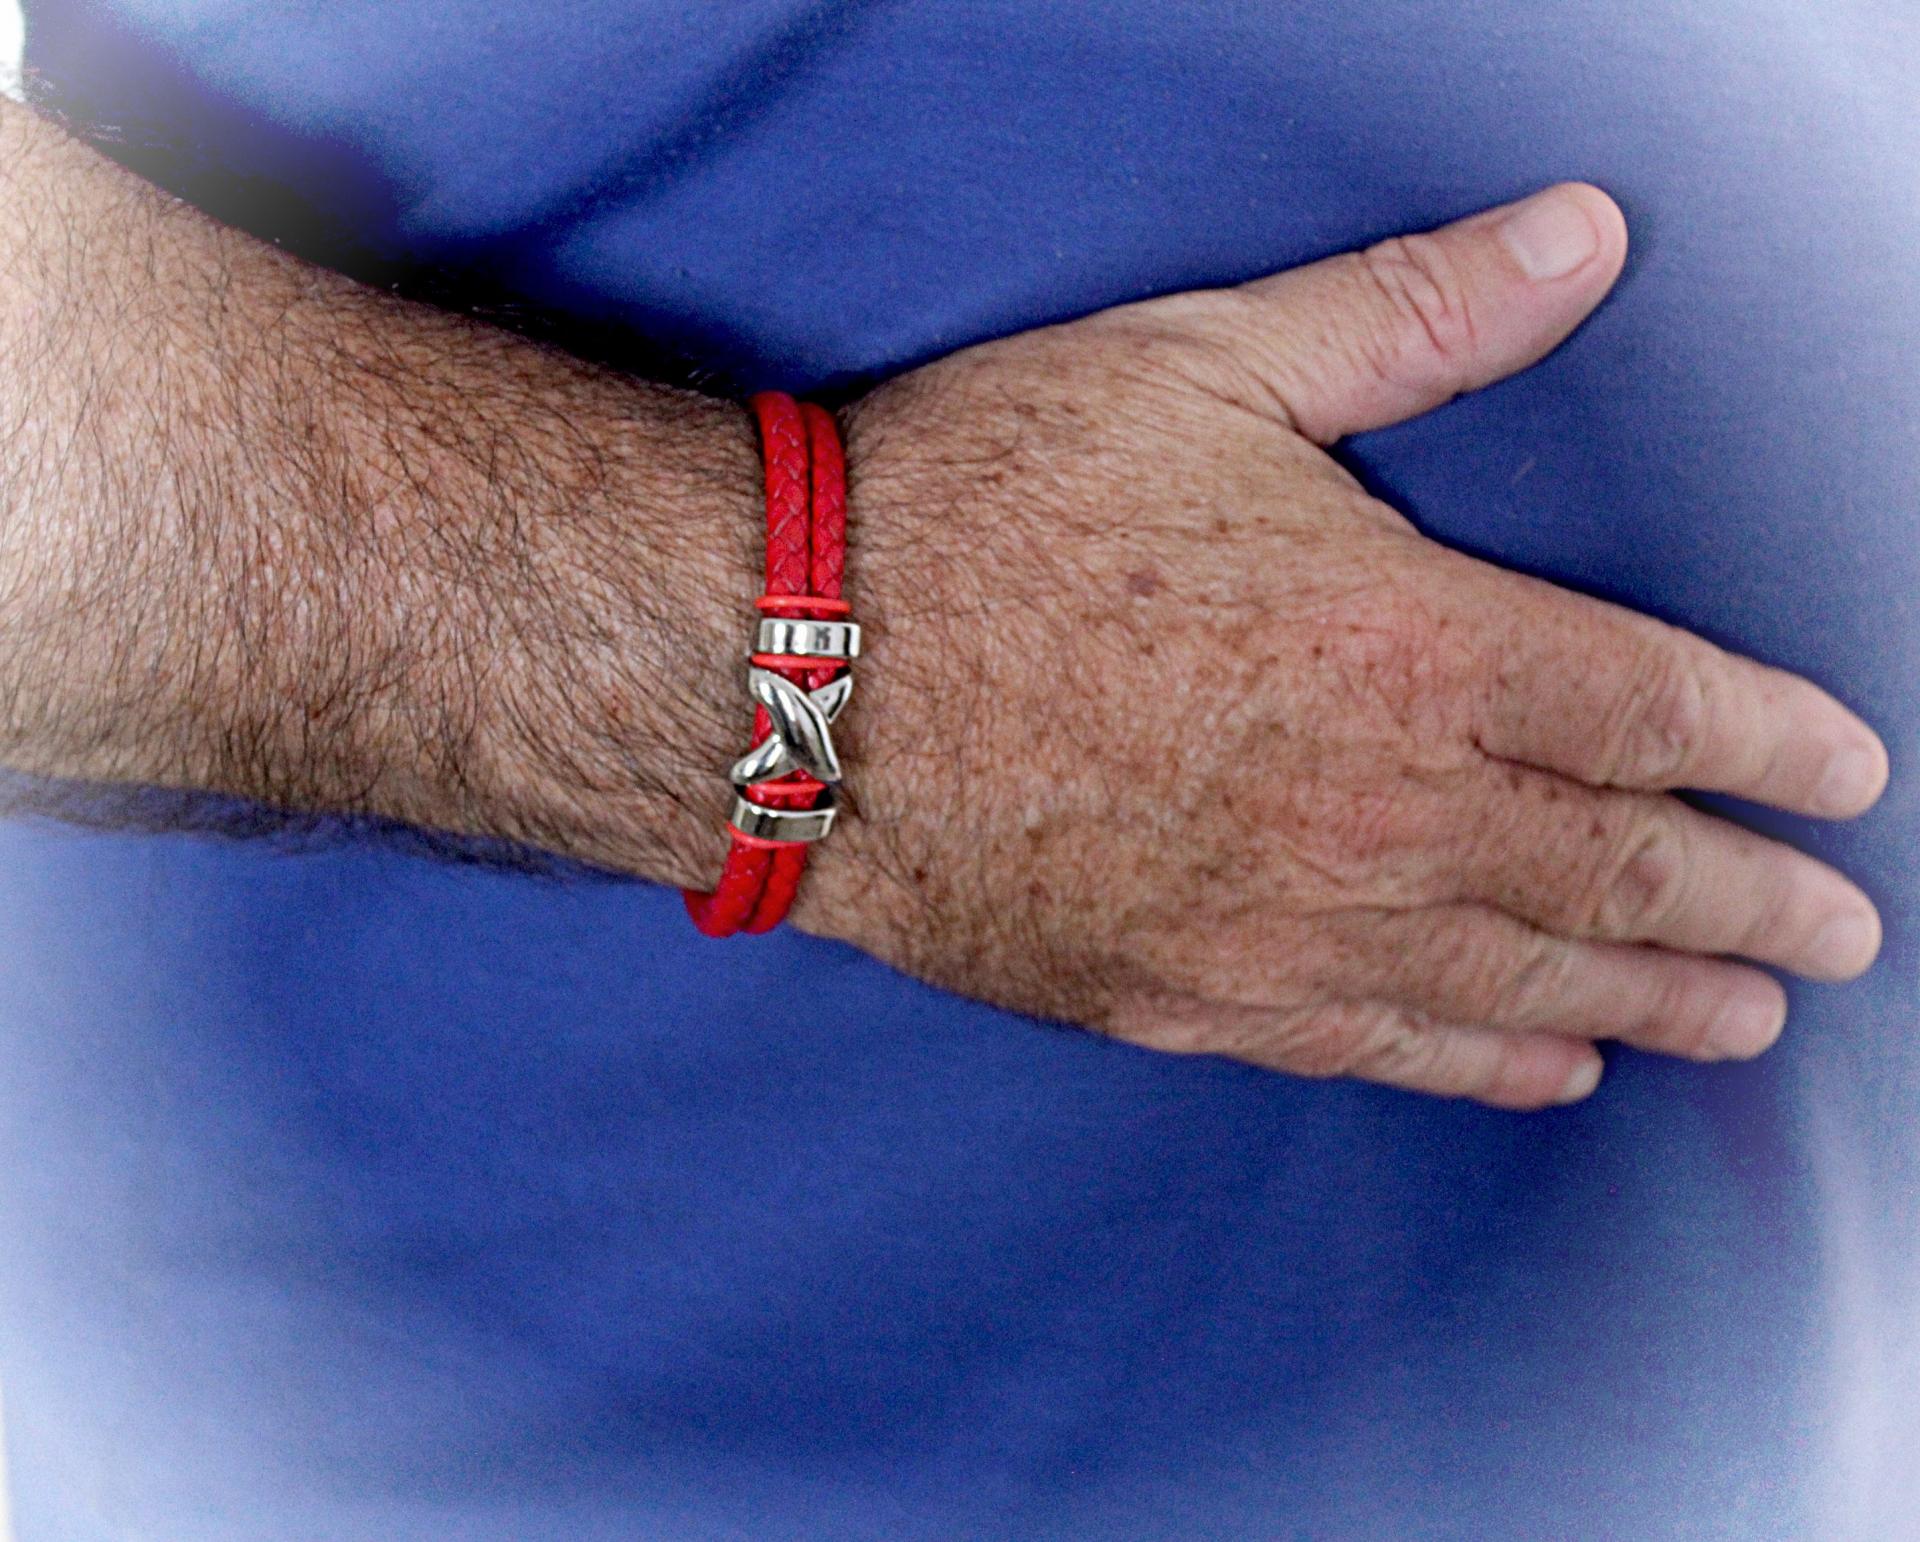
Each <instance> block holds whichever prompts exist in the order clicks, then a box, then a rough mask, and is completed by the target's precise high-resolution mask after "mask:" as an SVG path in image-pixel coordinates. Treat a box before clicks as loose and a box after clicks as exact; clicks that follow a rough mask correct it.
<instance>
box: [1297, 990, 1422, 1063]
mask: <svg viewBox="0 0 1920 1542" xmlns="http://www.w3.org/2000/svg"><path fill="white" fill-rule="evenodd" d="M1415 1037H1417V1035H1416V1032H1415V1030H1414V1028H1413V1025H1412V1024H1411V1023H1409V1022H1408V1021H1407V1020H1406V1018H1405V1017H1404V1016H1402V1015H1401V1014H1400V1013H1398V1012H1396V1011H1394V1010H1393V1009H1391V1008H1389V1007H1379V1006H1371V1005H1365V1004H1361V1003H1356V1002H1338V1003H1331V1004H1328V1005H1325V1006H1318V1007H1311V1008H1307V1009H1304V1010H1302V1011H1300V1012H1297V1013H1295V1014H1293V1015H1292V1016H1290V1017H1289V1018H1287V1019H1286V1021H1285V1023H1284V1024H1283V1025H1282V1027H1281V1028H1280V1030H1279V1031H1278V1034H1277V1036H1276V1039H1275V1042H1274V1044H1273V1046H1272V1049H1273V1054H1274V1058H1275V1060H1276V1061H1277V1063H1279V1064H1282V1065H1285V1066H1286V1067H1287V1069H1288V1070H1289V1071H1291V1072H1292V1073H1293V1074H1295V1075H1297V1076H1307V1077H1313V1078H1315V1079H1326V1078H1330V1077H1336V1076H1351V1075H1353V1074H1354V1073H1355V1072H1356V1071H1363V1070H1371V1069H1372V1068H1374V1067H1375V1066H1379V1065H1383V1064H1384V1065H1393V1064H1397V1063H1399V1062H1402V1061H1404V1060H1406V1059H1407V1058H1409V1057H1410V1056H1411V1055H1412V1054H1414V1053H1416V1052H1417V1051H1416V1046H1414V1045H1413V1044H1412V1043H1411V1042H1410V1041H1411V1040H1412V1039H1414V1038H1415Z"/></svg>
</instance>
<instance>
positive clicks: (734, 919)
mask: <svg viewBox="0 0 1920 1542" xmlns="http://www.w3.org/2000/svg"><path fill="white" fill-rule="evenodd" d="M748 405H749V406H750V407H751V408H752V409H753V415H754V419H755V421H756V422H757V423H758V424H759V427H760V446H761V453H762V457H763V459H764V460H765V463H766V498H767V591H766V593H765V594H764V595H763V596H762V597H761V598H760V600H759V601H758V604H757V607H756V608H757V609H758V610H759V612H760V622H759V626H758V628H757V630H756V632H755V645H754V649H753V653H752V655H751V658H750V667H749V670H748V675H747V689H748V693H749V694H750V695H751V696H752V698H753V700H754V702H755V708H754V717H753V740H752V746H751V748H749V750H748V751H747V753H746V754H745V755H743V756H742V757H741V758H740V759H739V760H737V761H735V762H734V764H733V768H732V770H731V772H730V775H731V777H732V779H733V783H734V788H735V794H736V795H735V798H734V804H733V814H732V816H731V818H730V819H729V821H728V825H727V833H728V835H729V837H730V838H731V844H730V845H729V847H728V848H727V856H726V861H725V863H724V864H723V865H722V867H721V869H720V881H719V883H718V884H717V885H715V887H714V889H713V892H712V893H710V894H701V893H698V892H697V891H695V890H693V889H688V890H685V891H683V892H684V897H685V899H686V903H687V914H688V915H689V916H691V917H692V918H693V924H694V925H695V926H697V927H698V928H699V929H700V930H701V931H703V932H705V933H706V934H707V935H708V936H709V937H730V936H732V935H733V934H734V933H735V932H766V931H771V930H772V929H773V928H774V927H776V926H778V925H779V924H780V922H781V920H782V919H783V918H784V917H785V915H786V913H787V907H788V906H789V905H791V904H792V903H793V896H794V893H795V891H796V890H797V889H798V888H799V885H800V877H801V874H802V873H804V872H805V871H806V865H807V847H808V846H809V845H810V844H811V843H812V842H814V841H816V840H818V839H820V837H821V836H823V835H825V834H826V833H827V832H828V830H830V829H831V828H832V827H833V820H834V813H835V803H834V797H835V789H836V787H837V785H838V783H839V781H840V763H839V758H838V756H837V755H836V754H835V752H834V748H833V735H832V732H831V724H832V722H833V720H834V719H835V718H836V717H838V716H839V714H840V709H841V708H842V707H844V706H845V705H846V701H847V697H848V695H849V694H850V693H851V692H852V690H853V676H852V674H851V673H850V671H849V669H848V665H849V664H850V663H851V662H852V661H853V659H855V658H856V657H858V655H859V652H860V628H859V627H857V626H855V625H854V624H853V623H852V622H851V621H850V620H848V619H847V616H848V607H847V603H846V601H845V600H844V599H842V598H841V595H840V589H841V579H842V576H843V575H844V573H845V571H846V562H847V470H846V459H845V457H844V455H843V453H842V451H841V448H840V434H839V430H838V429H837V428H836V427H835V425H834V421H833V414H831V413H830V412H828V411H827V410H826V409H825V408H824V407H820V406H817V405H816V404H814V403H812V402H807V403H805V404H802V403H799V402H796V401H795V400H794V399H793V398H792V397H791V396H788V395H786V394H785V393H784V392H780V391H764V392H761V393H760V394H759V395H757V396H754V397H753V398H751V399H750V400H749V402H748Z"/></svg>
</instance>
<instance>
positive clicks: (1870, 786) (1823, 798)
mask: <svg viewBox="0 0 1920 1542" xmlns="http://www.w3.org/2000/svg"><path fill="white" fill-rule="evenodd" d="M1879 786H1880V757H1879V756H1878V755H1876V754H1874V753H1873V751H1872V750H1869V749H1863V748H1861V747H1860V746H1859V745H1854V746H1853V747H1851V748H1849V749H1844V750H1835V751H1834V752H1833V758H1832V759H1831V760H1829V761H1828V762H1827V769H1826V770H1825V771H1824V772H1822V773H1821V776H1820V787H1819V790H1818V791H1817V792H1816V793H1815V794H1814V798H1815V800H1816V801H1817V802H1818V803H1819V805H1820V807H1821V808H1823V809H1831V810H1833V811H1834V812H1836V813H1851V812H1852V811H1853V810H1854V809H1857V808H1864V807H1865V806H1866V805H1867V804H1868V803H1869V802H1870V801H1872V798H1873V795H1874V793H1875V792H1877V791H1878V790H1879Z"/></svg>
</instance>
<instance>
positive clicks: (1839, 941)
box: [1807, 912, 1880, 979]
mask: <svg viewBox="0 0 1920 1542" xmlns="http://www.w3.org/2000/svg"><path fill="white" fill-rule="evenodd" d="M1879 950H1880V928H1879V927H1878V926H1876V925H1875V924H1874V922H1873V919H1872V917H1870V916H1863V915H1860V914H1859V913H1857V912H1855V913H1854V914H1851V915H1844V916H1835V917H1834V918H1833V919H1832V920H1831V921H1829V922H1827V924H1826V925H1825V926H1823V927H1821V928H1820V930H1819V931H1818V932H1817V933H1815V934H1814V939H1813V945H1812V946H1811V947H1810V948H1808V949H1807V957H1808V962H1809V964H1810V965H1811V966H1812V967H1813V968H1814V969H1817V970H1818V971H1819V972H1820V973H1821V974H1823V975H1825V974H1831V975H1839V976H1841V977H1843V978H1847V979H1851V978H1852V977H1853V976H1854V975H1856V974H1859V973H1860V971H1861V970H1863V969H1865V968H1866V967H1867V965H1869V964H1871V963H1872V962H1873V955H1874V954H1875V953H1877V952H1879Z"/></svg>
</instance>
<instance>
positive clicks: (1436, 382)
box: [1226, 182, 1627, 444]
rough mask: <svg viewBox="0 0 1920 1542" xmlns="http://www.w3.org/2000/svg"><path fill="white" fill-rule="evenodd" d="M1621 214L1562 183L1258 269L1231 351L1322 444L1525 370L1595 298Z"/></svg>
mask: <svg viewBox="0 0 1920 1542" xmlns="http://www.w3.org/2000/svg"><path fill="white" fill-rule="evenodd" d="M1626 252H1627V224H1626V220H1625V218H1624V217H1623V216H1622V215H1621V213H1620V209H1619V206H1618V205H1617V204H1615V203H1614V201H1613V200H1612V199H1611V198H1609V197H1608V196H1607V195H1606V194H1605V193H1603V192H1601V191H1600V189H1599V188H1597V187H1593V186H1590V185H1589V184H1587V183H1584V182H1563V183H1560V184H1558V185H1557V186H1554V187H1550V188H1547V189H1546V190H1545V191H1543V192H1539V193H1535V194H1534V195H1533V196H1532V197H1530V198H1525V199H1522V200H1521V201H1520V202H1518V203H1513V204H1506V205H1502V206H1500V207H1498V208H1494V209H1488V210H1485V211H1483V212H1482V213H1479V214H1475V215H1471V216H1469V217H1468V218H1466V219H1463V220H1460V221H1457V222H1456V223H1454V224H1451V225H1443V226H1441V227H1440V228H1439V229H1438V230H1433V231H1428V232H1426V233H1424V234H1421V235H1410V236H1395V237H1393V238H1392V239H1391V240H1387V241H1382V242H1381V243H1379V244H1378V245H1377V246H1371V247H1368V248H1367V249H1366V250H1365V251H1360V252H1349V253H1346V254H1343V255H1341V256H1338V257H1331V258H1328V259H1327V260H1326V261H1324V262H1316V263H1312V264H1310V265H1308V266H1306V267H1303V268H1294V269H1292V270H1291V271H1289V272H1286V273H1279V274H1275V275H1274V276H1273V277H1271V278H1261V279H1255V280H1253V281H1252V282H1251V283H1246V284H1241V285H1238V286H1236V287H1235V288H1234V289H1232V290H1228V291H1226V293H1228V294H1234V295H1238V296H1241V297H1243V298H1244V299H1246V300H1248V301H1250V302H1252V304H1253V306H1254V307H1255V310H1254V314H1253V315H1252V316H1251V317H1249V316H1247V315H1246V314H1245V313H1244V312H1241V313H1239V314H1238V315H1237V316H1236V320H1235V326H1236V344H1235V346H1236V348H1237V349H1239V350H1242V351H1243V353H1244V358H1243V362H1244V363H1246V364H1247V365H1248V366H1249V367H1251V368H1252V369H1253V370H1255V371H1256V372H1257V374H1258V376H1259V377H1260V384H1261V385H1262V386H1263V387H1264V388H1265V391H1266V392H1267V393H1270V394H1271V397H1272V398H1273V399H1275V400H1277V401H1278V403H1279V404H1280V405H1281V406H1282V407H1283V408H1284V409H1285V411H1286V412H1287V414H1288V415H1289V416H1290V418H1291V419H1292V423H1293V426H1294V427H1295V428H1297V429H1298V430H1299V431H1300V432H1301V433H1302V434H1305V435H1306V436H1307V437H1308V438H1310V439H1313V440H1315V441H1317V442H1318V443H1320V444H1331V443H1332V442H1333V441H1334V440H1336V439H1339V438H1341V437H1342V436H1343V435H1346V434H1354V433H1359V432H1361V431H1362V430H1364V429H1369V428H1383V427H1385V426H1386V425H1387V424H1389V423H1398V422H1401V421H1403V420H1404V419H1406V418H1411V417H1414V416H1417V415H1418V414H1420V413H1422V412H1426V411H1429V410H1431V409H1432V408H1434V407H1438V406H1439V405H1441V404H1442V403H1443V402H1447V401H1450V400H1452V398H1454V397H1455V396H1458V395H1459V394H1460V393H1461V392H1462V391H1474V390H1478V389H1479V388H1480V387H1481V386H1484V385H1490V384H1491V383H1492V382H1494V381H1496V380H1499V379H1502V378H1503V377H1505V376H1507V375H1511V374H1514V373H1515V372H1516V371H1518V370H1522V369H1525V368H1526V367H1527V366H1528V365H1529V364H1532V363H1533V362H1534V361H1535V360H1537V359H1539V358H1541V357H1543V356H1544V355H1546V354H1547V353H1549V352H1551V351H1552V350H1553V349H1554V348H1556V347H1558V346H1559V344H1560V343H1561V341H1562V340H1563V339H1564V338H1565V337H1566V336H1567V334H1568V333H1569V332H1571V331H1572V330H1573V329H1574V328H1575V327H1577V326H1578V325H1579V324H1580V323H1581V322H1582V321H1583V320H1584V319H1585V318H1586V316H1587V315H1588V313H1589V312H1591V311H1592V310H1593V308H1594V307H1595V306H1596V305H1598V304H1599V303H1600V301H1601V299H1602V298H1603V297H1604V296H1605V294H1606V293H1607V291H1608V290H1609V289H1611V288H1612V287H1613V282H1614V280H1615V279H1616V278H1618V277H1619V275H1620V266H1621V264H1622V263H1623V262H1624V261H1625V260H1626Z"/></svg>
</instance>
